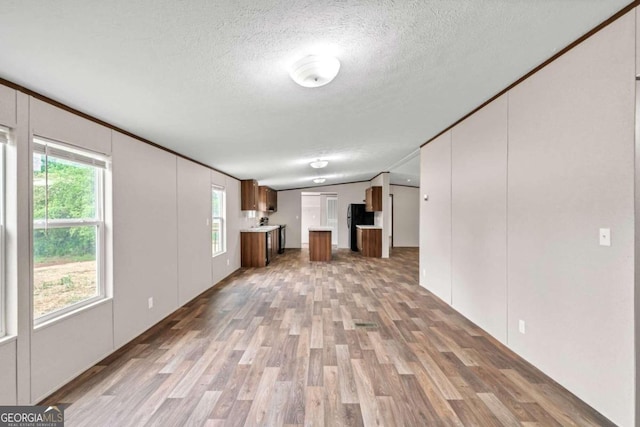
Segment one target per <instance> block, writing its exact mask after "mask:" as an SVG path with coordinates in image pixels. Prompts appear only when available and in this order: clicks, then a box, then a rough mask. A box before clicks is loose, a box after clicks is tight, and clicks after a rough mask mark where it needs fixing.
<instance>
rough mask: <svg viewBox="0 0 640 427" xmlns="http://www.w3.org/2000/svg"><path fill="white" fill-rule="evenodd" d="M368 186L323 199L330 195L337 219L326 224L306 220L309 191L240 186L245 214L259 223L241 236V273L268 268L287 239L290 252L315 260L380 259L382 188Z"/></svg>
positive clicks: (339, 189) (344, 188) (343, 187)
mask: <svg viewBox="0 0 640 427" xmlns="http://www.w3.org/2000/svg"><path fill="white" fill-rule="evenodd" d="M365 184H366V183H353V184H340V185H336V186H331V187H330V188H327V189H328V190H331V191H330V192H326V191H325V192H323V194H329V197H327V198H328V199H329V200H330V203H329V206H328V207H329V209H328V210H329V211H330V212H332V213H329V214H328V215H327V218H325V220H324V222H323V223H310V222H308V221H305V220H304V218H303V216H304V212H303V211H304V208H303V203H304V202H302V201H301V200H302V199H303V198H302V195H303V194H307V195H308V194H309V193H308V192H307V191H306V190H302V191H300V190H283V191H276V190H273V189H271V188H270V187H267V186H261V185H259V184H258V182H257V181H256V180H243V181H241V193H242V197H241V209H242V211H245V212H244V213H245V215H247V217H249V218H255V219H252V220H251V221H252V222H253V221H255V223H254V224H252V225H250V226H249V227H245V228H242V229H241V230H240V234H241V239H240V240H241V241H240V246H241V265H242V267H265V266H267V265H269V263H271V262H272V261H273V260H274V259H275V258H276V257H277V255H279V254H282V253H284V251H285V249H286V248H287V233H290V234H291V240H292V243H291V244H290V246H289V247H290V248H296V249H297V248H305V249H306V248H308V249H309V257H310V260H316V261H330V260H331V258H332V257H331V253H332V252H333V251H335V250H337V249H338V248H345V249H346V248H349V249H351V250H352V251H353V252H359V253H360V254H361V255H362V256H365V257H381V256H382V235H383V228H382V226H380V225H376V221H377V220H376V216H378V222H379V219H380V217H381V214H382V186H371V185H368V186H367V185H365ZM309 190H312V189H309ZM334 192H335V193H334ZM318 194H320V193H318ZM363 196H364V198H363ZM355 202H364V203H355ZM323 213H324V212H323ZM333 216H335V220H334V219H332V218H333ZM342 227H345V228H342ZM303 228H306V229H304V230H303ZM342 230H344V231H342ZM314 236H315V237H314ZM312 240H313V241H314V244H313V245H312ZM312 246H313V250H312ZM312 252H313V253H312Z"/></svg>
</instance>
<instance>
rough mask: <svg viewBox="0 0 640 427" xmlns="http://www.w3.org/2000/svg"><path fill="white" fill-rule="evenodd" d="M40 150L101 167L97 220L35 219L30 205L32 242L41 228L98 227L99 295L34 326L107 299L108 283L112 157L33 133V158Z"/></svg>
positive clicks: (47, 317) (97, 175) (79, 302)
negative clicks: (107, 219)
mask: <svg viewBox="0 0 640 427" xmlns="http://www.w3.org/2000/svg"><path fill="white" fill-rule="evenodd" d="M37 146H45V147H46V148H45V152H44V153H42V151H41V150H40V149H37V148H36V147H37ZM36 153H40V154H44V155H45V156H50V157H53V158H56V159H62V160H69V161H73V162H76V163H81V164H85V165H87V166H92V167H95V168H96V169H98V173H96V179H97V181H96V187H97V188H96V195H95V197H96V207H95V208H96V213H95V216H96V219H95V220H87V219H54V220H51V219H49V218H45V219H44V220H35V219H33V206H32V207H31V216H32V221H31V226H32V233H31V234H32V237H31V241H33V230H42V229H46V228H69V227H90V226H94V227H96V280H97V282H98V283H97V284H96V285H97V286H96V288H97V295H95V296H93V297H91V298H87V299H85V300H82V301H78V302H76V303H73V304H71V305H68V306H66V307H63V308H61V309H58V310H55V311H52V312H51V313H47V314H45V315H43V316H40V317H38V318H34V319H33V324H34V327H36V326H39V325H42V324H43V323H47V322H49V321H51V320H54V319H57V318H60V317H62V316H64V315H65V314H67V313H70V312H72V311H76V310H79V309H81V308H83V307H86V306H88V305H91V304H93V303H95V302H97V301H100V300H103V299H105V298H106V295H107V294H106V286H105V281H106V280H105V279H106V274H105V267H104V266H105V252H106V250H105V222H104V204H105V195H104V184H105V174H106V171H107V170H108V168H109V159H108V158H107V157H106V156H104V155H103V154H99V153H94V152H92V151H90V150H87V149H81V148H77V147H75V146H71V145H68V144H65V143H61V142H58V141H53V140H51V139H48V138H44V137H40V136H34V137H33V149H32V153H31V158H32V159H33V154H36ZM30 164H31V165H32V166H31V176H32V177H33V161H31V162H30ZM31 186H32V188H31V191H32V194H33V183H32V185H31ZM31 252H32V253H31V261H32V262H33V247H32V249H31ZM34 267H35V266H34V265H32V267H31V270H32V272H33V269H34ZM31 299H32V300H33V284H32V288H31Z"/></svg>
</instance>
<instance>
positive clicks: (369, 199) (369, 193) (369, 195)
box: [365, 186, 382, 212]
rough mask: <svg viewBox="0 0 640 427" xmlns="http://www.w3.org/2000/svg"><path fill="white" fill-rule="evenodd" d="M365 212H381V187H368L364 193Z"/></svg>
mask: <svg viewBox="0 0 640 427" xmlns="http://www.w3.org/2000/svg"><path fill="white" fill-rule="evenodd" d="M365 210H366V211H367V212H379V211H382V187H380V186H374V187H369V188H367V189H366V191H365Z"/></svg>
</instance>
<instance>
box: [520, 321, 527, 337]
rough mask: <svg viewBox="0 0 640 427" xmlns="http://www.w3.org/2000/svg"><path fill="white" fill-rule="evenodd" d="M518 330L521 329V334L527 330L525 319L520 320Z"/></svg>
mask: <svg viewBox="0 0 640 427" xmlns="http://www.w3.org/2000/svg"><path fill="white" fill-rule="evenodd" d="M518 331H520V333H521V334H524V333H525V332H526V329H525V324H524V320H522V319H521V320H519V321H518Z"/></svg>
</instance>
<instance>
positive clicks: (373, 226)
mask: <svg viewBox="0 0 640 427" xmlns="http://www.w3.org/2000/svg"><path fill="white" fill-rule="evenodd" d="M356 227H358V228H362V229H364V230H382V227H380V226H379V225H356Z"/></svg>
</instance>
